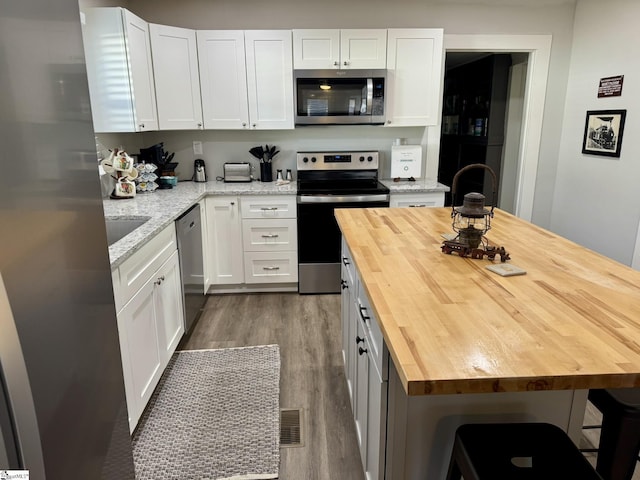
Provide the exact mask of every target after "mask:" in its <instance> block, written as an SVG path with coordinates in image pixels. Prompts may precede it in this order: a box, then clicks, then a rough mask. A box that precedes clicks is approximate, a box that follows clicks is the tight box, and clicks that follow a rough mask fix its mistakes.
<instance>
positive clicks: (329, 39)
mask: <svg viewBox="0 0 640 480" xmlns="http://www.w3.org/2000/svg"><path fill="white" fill-rule="evenodd" d="M293 68H295V69H321V70H322V69H330V68H340V30H336V29H334V30H322V29H308V30H307V29H305V30H294V31H293ZM382 68H384V67H382Z"/></svg>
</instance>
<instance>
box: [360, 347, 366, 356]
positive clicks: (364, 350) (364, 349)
mask: <svg viewBox="0 0 640 480" xmlns="http://www.w3.org/2000/svg"><path fill="white" fill-rule="evenodd" d="M365 353H367V349H366V348H362V347H360V348H358V354H360V355H364V354H365Z"/></svg>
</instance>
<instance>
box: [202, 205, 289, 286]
mask: <svg viewBox="0 0 640 480" xmlns="http://www.w3.org/2000/svg"><path fill="white" fill-rule="evenodd" d="M205 200H206V201H205V203H206V212H207V221H206V231H207V242H206V243H205V245H207V248H206V249H205V250H206V255H207V258H208V265H209V269H208V270H209V277H210V283H211V286H212V287H211V290H212V291H219V292H238V291H243V292H250V291H252V292H260V291H297V288H298V286H297V283H298V235H297V230H298V229H297V224H296V197H295V195H241V196H237V197H236V196H227V195H224V196H210V197H207V198H206V199H205Z"/></svg>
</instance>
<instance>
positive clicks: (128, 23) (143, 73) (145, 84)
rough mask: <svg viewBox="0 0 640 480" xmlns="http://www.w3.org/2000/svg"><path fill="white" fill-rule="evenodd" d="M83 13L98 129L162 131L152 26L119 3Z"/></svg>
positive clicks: (107, 130) (98, 130) (86, 56)
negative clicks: (152, 58)
mask: <svg viewBox="0 0 640 480" xmlns="http://www.w3.org/2000/svg"><path fill="white" fill-rule="evenodd" d="M83 13H84V18H85V24H84V25H83V29H82V34H83V40H84V49H85V58H86V64H87V78H88V81H89V93H90V95H91V112H92V115H93V124H94V129H95V131H96V132H99V133H102V132H105V133H106V132H142V131H148V130H158V114H157V110H156V92H155V86H154V79H153V66H152V63H151V46H150V40H149V24H148V23H147V22H145V21H144V20H142V19H141V18H139V17H137V16H136V15H134V14H133V13H131V12H129V11H128V10H125V9H124V8H120V7H109V8H88V9H86V10H85V11H84V12H83Z"/></svg>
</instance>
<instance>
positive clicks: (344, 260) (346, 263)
mask: <svg viewBox="0 0 640 480" xmlns="http://www.w3.org/2000/svg"><path fill="white" fill-rule="evenodd" d="M342 263H344V265H345V267H346V266H347V265H351V262H349V259H348V258H347V257H342Z"/></svg>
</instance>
